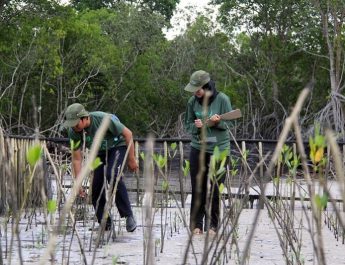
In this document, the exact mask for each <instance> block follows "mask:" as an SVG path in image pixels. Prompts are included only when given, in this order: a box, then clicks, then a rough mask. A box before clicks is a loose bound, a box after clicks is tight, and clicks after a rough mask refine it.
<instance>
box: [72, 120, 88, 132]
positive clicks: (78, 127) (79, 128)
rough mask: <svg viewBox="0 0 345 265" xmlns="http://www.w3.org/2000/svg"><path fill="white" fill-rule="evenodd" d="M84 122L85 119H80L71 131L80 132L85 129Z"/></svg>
mask: <svg viewBox="0 0 345 265" xmlns="http://www.w3.org/2000/svg"><path fill="white" fill-rule="evenodd" d="M85 121H86V119H80V120H79V122H78V123H77V125H76V126H74V127H72V129H73V131H75V132H81V131H82V130H83V129H84V128H85V127H86V125H85Z"/></svg>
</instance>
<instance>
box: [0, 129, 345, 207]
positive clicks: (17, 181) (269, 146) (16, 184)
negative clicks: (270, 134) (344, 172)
mask: <svg viewBox="0 0 345 265" xmlns="http://www.w3.org/2000/svg"><path fill="white" fill-rule="evenodd" d="M0 133H1V130H0ZM34 143H39V144H41V145H42V146H47V147H48V150H49V153H50V154H51V155H52V157H54V159H56V163H57V165H59V166H63V167H65V168H68V167H69V166H70V159H69V158H70V153H69V148H68V140H67V139H65V138H60V139H53V138H44V139H38V140H35V139H34V138H28V137H20V136H16V137H4V136H3V135H2V134H0V174H1V177H0V213H3V212H4V211H7V210H9V209H12V210H15V209H16V208H17V207H20V206H21V205H22V203H23V196H24V190H25V188H26V187H27V185H28V184H29V180H28V178H29V176H30V174H31V170H32V169H30V168H29V166H28V164H27V162H26V152H27V150H28V148H29V147H30V146H32V145H33V144H34ZM144 143H145V139H135V149H136V155H137V159H138V161H139V165H140V170H139V173H138V174H136V175H133V174H131V173H129V172H126V175H125V182H126V185H127V187H128V190H129V191H130V192H132V193H134V194H136V200H137V203H138V204H139V203H140V202H139V200H140V194H141V193H142V192H144V190H143V176H142V172H143V163H142V159H141V155H140V154H141V153H145V152H146V150H145V147H144ZM172 143H176V149H175V150H173V149H172V148H171V144H172ZM189 143H190V141H189V139H179V138H171V139H156V140H155V148H154V150H153V152H154V153H156V154H161V155H163V156H167V157H168V163H167V164H166V165H165V166H164V167H163V168H162V172H163V174H164V178H166V179H167V180H169V181H171V183H170V192H174V193H176V194H178V195H179V196H180V199H181V202H182V206H184V201H185V199H186V195H187V194H188V193H189V192H190V182H189V177H188V176H184V174H183V167H184V161H185V160H187V159H189ZM276 143H277V142H276V141H271V140H237V141H231V156H232V157H233V158H235V159H237V160H238V162H237V164H236V165H233V167H236V169H237V173H236V174H237V178H236V176H235V177H234V178H233V183H232V184H233V185H236V180H237V181H245V179H246V177H247V176H249V175H251V174H252V172H253V171H254V169H255V170H256V171H255V176H256V177H257V178H259V179H265V177H267V176H265V163H260V166H259V167H258V168H256V167H257V165H258V164H259V162H260V161H262V160H265V161H266V162H268V161H269V160H270V158H271V156H270V155H271V154H272V152H273V151H274V148H275V146H276ZM286 144H287V145H290V146H291V147H292V149H293V150H294V152H296V151H295V150H296V148H295V147H294V146H295V143H294V142H287V143H286ZM339 145H340V146H341V150H343V154H344V150H345V147H344V146H345V145H344V143H339ZM305 146H307V143H305ZM306 148H307V147H306ZM243 154H246V155H245V157H243ZM342 157H343V158H344V155H343V156H342ZM343 160H344V159H343ZM46 162H47V160H46V159H43V165H42V169H43V172H37V173H35V174H36V175H35V176H34V177H33V182H32V186H31V188H30V194H29V196H30V197H29V198H28V199H27V201H26V203H27V204H29V203H33V204H40V202H41V201H42V200H41V190H42V185H48V184H47V181H46V177H47V172H46V171H47V170H48V169H47V167H45V166H47V164H46ZM48 166H49V165H48ZM330 166H332V165H331V163H330ZM277 168H279V163H278V164H277ZM232 169H234V168H232ZM65 173H66V175H69V174H70V173H69V172H68V170H66V172H65ZM284 173H285V172H284V170H282V171H281V174H282V175H283V174H284ZM161 175H162V174H160V173H159V172H158V169H157V167H155V168H154V176H155V191H156V192H157V194H159V193H162V188H161V185H162V181H163V179H164V178H163V177H162V176H161ZM66 187H67V186H66Z"/></svg>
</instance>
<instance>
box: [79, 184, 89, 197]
mask: <svg viewBox="0 0 345 265" xmlns="http://www.w3.org/2000/svg"><path fill="white" fill-rule="evenodd" d="M78 195H79V197H80V198H85V197H86V196H87V193H86V191H85V189H84V188H83V187H80V189H79V194H78Z"/></svg>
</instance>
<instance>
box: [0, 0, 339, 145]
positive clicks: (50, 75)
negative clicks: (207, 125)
mask: <svg viewBox="0 0 345 265" xmlns="http://www.w3.org/2000/svg"><path fill="white" fill-rule="evenodd" d="M178 2H179V0H132V1H121V0H103V1H102V0H72V1H71V2H70V3H69V4H68V5H66V4H64V5H62V4H60V3H59V2H57V1H47V0H10V1H8V0H7V1H6V0H5V1H4V0H2V1H0V19H1V21H0V127H1V128H2V129H3V130H4V131H5V133H6V134H11V135H33V134H35V133H39V135H41V136H48V137H60V136H64V131H63V130H61V128H60V123H61V122H62V119H63V115H62V114H63V111H64V110H65V108H66V107H67V106H68V105H69V104H71V103H74V102H79V103H82V104H85V106H86V107H87V109H88V110H103V111H107V112H113V113H116V114H117V115H118V116H119V118H120V119H121V121H122V122H123V123H124V124H126V125H127V126H128V127H129V128H130V129H132V130H133V132H134V134H135V136H136V137H145V136H146V135H147V134H148V133H149V132H151V133H153V134H154V135H155V136H156V137H184V136H186V135H185V133H184V131H183V128H182V123H181V121H182V119H183V113H184V111H185V107H186V103H187V99H188V97H189V96H190V94H189V93H187V92H185V91H184V90H183V88H184V86H185V85H186V83H187V82H188V80H189V76H190V74H191V73H192V72H193V71H195V70H199V69H204V70H206V71H208V72H210V73H211V75H212V77H213V79H214V80H215V81H216V85H217V88H218V90H220V91H223V92H224V93H226V94H227V95H228V96H229V97H230V98H231V102H232V104H233V107H234V108H240V109H241V110H242V113H243V119H241V120H240V121H239V122H237V125H238V126H236V135H237V137H240V138H250V139H258V138H264V139H276V138H278V136H279V133H280V131H281V128H282V126H283V124H284V119H285V118H286V117H287V115H288V114H289V112H290V111H291V108H292V107H293V105H294V104H295V101H296V99H297V97H298V95H299V93H300V91H301V90H302V89H303V88H304V87H305V86H309V87H310V88H311V93H310V95H309V98H308V101H307V104H306V106H305V108H304V109H303V111H302V113H301V117H300V124H301V126H302V128H303V129H304V130H303V131H304V135H305V136H307V135H308V134H309V132H311V131H312V129H313V125H314V124H315V122H318V123H321V125H322V126H326V127H331V128H332V129H333V130H335V131H336V132H337V133H338V139H343V138H344V111H343V101H344V99H345V96H344V78H343V74H344V63H345V60H344V58H345V54H344V46H345V41H344V37H345V27H344V19H345V2H344V0H271V1H266V0H213V1H211V2H210V8H211V9H212V7H213V5H217V7H218V8H219V12H218V18H217V22H215V21H213V20H211V19H210V16H211V15H210V14H209V12H211V11H210V10H211V9H210V10H205V12H203V14H199V15H198V16H197V18H196V19H195V20H190V17H189V14H187V13H186V14H180V16H179V17H180V19H183V20H185V21H189V23H188V24H187V28H186V30H185V31H184V32H183V33H181V34H180V35H178V36H177V37H175V38H174V39H172V40H169V39H167V38H166V37H165V35H164V33H163V32H164V30H166V29H167V28H169V27H170V26H171V25H170V20H171V17H172V15H173V14H174V12H176V11H175V9H176V6H177V4H178Z"/></svg>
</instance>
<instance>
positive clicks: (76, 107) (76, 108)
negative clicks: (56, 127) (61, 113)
mask: <svg viewBox="0 0 345 265" xmlns="http://www.w3.org/2000/svg"><path fill="white" fill-rule="evenodd" d="M87 116H89V112H87V111H86V110H85V108H84V106H83V105H81V104H79V103H74V104H72V105H69V106H68V107H67V109H66V111H65V121H64V123H63V126H64V127H74V126H76V125H77V124H78V122H79V120H80V118H82V117H87Z"/></svg>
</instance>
